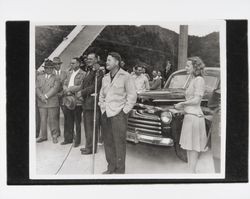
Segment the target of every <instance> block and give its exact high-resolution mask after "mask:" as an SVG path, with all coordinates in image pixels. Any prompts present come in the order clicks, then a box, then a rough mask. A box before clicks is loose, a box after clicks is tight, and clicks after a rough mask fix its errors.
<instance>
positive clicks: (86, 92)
mask: <svg viewBox="0 0 250 199" xmlns="http://www.w3.org/2000/svg"><path fill="white" fill-rule="evenodd" d="M95 75H97V93H99V91H100V89H101V87H102V78H103V73H102V71H98V74H95ZM94 92H95V83H94V84H92V85H91V86H88V87H86V88H84V89H83V90H82V91H81V93H82V97H83V98H86V97H87V96H89V95H90V94H92V93H94Z"/></svg>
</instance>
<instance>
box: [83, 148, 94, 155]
mask: <svg viewBox="0 0 250 199" xmlns="http://www.w3.org/2000/svg"><path fill="white" fill-rule="evenodd" d="M80 150H81V154H82V155H89V154H92V150H91V149H86V148H81V149H80ZM95 153H96V151H95Z"/></svg>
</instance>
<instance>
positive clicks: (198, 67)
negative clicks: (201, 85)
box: [188, 56, 205, 77]
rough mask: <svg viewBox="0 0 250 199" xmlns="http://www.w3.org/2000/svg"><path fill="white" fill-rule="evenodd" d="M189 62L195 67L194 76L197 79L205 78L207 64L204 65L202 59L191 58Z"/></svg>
mask: <svg viewBox="0 0 250 199" xmlns="http://www.w3.org/2000/svg"><path fill="white" fill-rule="evenodd" d="M188 61H191V62H192V65H193V75H194V76H195V77H197V76H203V75H204V68H205V64H204V63H203V61H202V60H201V58H199V57H197V56H196V57H189V58H188Z"/></svg>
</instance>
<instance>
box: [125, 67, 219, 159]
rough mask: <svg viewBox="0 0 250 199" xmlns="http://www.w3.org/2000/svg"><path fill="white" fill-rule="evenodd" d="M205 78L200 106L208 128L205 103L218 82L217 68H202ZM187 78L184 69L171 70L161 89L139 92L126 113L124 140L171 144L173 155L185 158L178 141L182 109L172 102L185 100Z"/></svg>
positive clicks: (208, 120) (209, 112)
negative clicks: (132, 105) (135, 101)
mask: <svg viewBox="0 0 250 199" xmlns="http://www.w3.org/2000/svg"><path fill="white" fill-rule="evenodd" d="M204 79H205V84H206V90H205V94H204V96H203V99H202V102H201V107H202V110H203V113H204V115H205V118H206V128H207V132H208V130H209V127H210V124H211V122H210V121H211V116H212V111H211V110H210V109H209V108H208V107H207V103H208V99H209V97H210V96H211V94H212V92H213V91H214V90H215V89H217V88H218V87H219V86H220V69H219V68H208V67H207V68H205V76H204ZM188 81H189V80H188V75H187V73H186V70H184V69H183V70H179V71H176V72H174V73H173V74H172V75H171V76H170V77H169V79H168V80H167V82H166V84H165V85H164V88H163V89H162V90H157V91H145V92H142V93H139V94H138V99H137V103H136V104H135V106H134V108H133V109H132V111H131V112H130V113H129V118H128V131H127V140H128V141H131V142H134V143H140V142H141V143H148V144H153V145H158V146H168V147H172V146H174V147H175V152H176V155H177V156H178V157H179V158H180V159H181V160H183V161H187V158H186V152H185V150H183V149H181V148H180V145H179V139H180V132H181V128H182V122H183V118H184V112H182V111H179V110H176V109H174V106H173V105H174V104H176V103H178V102H181V101H184V99H185V97H184V92H185V89H184V88H185V85H186V84H187V82H188Z"/></svg>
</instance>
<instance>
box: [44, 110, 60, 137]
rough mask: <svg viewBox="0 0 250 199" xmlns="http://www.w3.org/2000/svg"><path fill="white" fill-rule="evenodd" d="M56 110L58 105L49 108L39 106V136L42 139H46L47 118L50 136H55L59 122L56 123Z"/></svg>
mask: <svg viewBox="0 0 250 199" xmlns="http://www.w3.org/2000/svg"><path fill="white" fill-rule="evenodd" d="M58 111H59V107H51V108H41V107H39V113H40V121H41V123H40V130H41V132H40V136H39V137H41V138H42V139H47V138H48V137H47V136H48V134H47V121H48V119H49V128H50V132H51V136H52V137H57V135H58V131H59V123H58V118H57V115H58Z"/></svg>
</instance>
